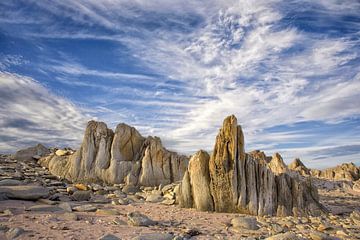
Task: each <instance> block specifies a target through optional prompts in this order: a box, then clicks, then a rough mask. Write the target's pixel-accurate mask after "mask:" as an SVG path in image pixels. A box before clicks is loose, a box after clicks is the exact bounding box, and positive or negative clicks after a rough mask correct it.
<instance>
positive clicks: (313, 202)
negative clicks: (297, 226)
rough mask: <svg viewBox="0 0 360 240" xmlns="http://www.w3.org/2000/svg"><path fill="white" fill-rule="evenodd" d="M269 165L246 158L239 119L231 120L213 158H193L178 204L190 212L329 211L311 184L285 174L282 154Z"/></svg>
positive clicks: (200, 155)
mask: <svg viewBox="0 0 360 240" xmlns="http://www.w3.org/2000/svg"><path fill="white" fill-rule="evenodd" d="M207 161H208V163H207ZM271 162H272V163H269V164H268V163H267V162H266V161H264V159H263V160H259V159H257V158H254V157H252V155H250V154H246V153H245V151H244V136H243V133H242V129H241V126H239V125H237V119H236V117H235V116H233V115H232V116H229V117H227V118H226V119H225V120H224V123H223V127H222V128H221V129H220V132H219V134H218V136H217V137H216V143H215V147H214V151H213V153H212V155H211V157H210V158H209V157H207V154H206V153H205V152H203V151H200V152H198V153H197V154H195V155H194V156H193V157H192V158H191V160H190V162H189V167H188V169H187V170H186V172H185V175H184V178H183V180H182V182H181V184H180V187H179V192H178V201H179V203H180V205H181V206H183V207H187V208H192V207H193V208H197V209H200V210H206V211H216V212H239V213H245V214H253V215H277V216H288V215H294V216H299V215H318V214H321V213H323V212H325V211H326V209H325V208H324V207H323V206H322V205H321V204H320V203H319V201H318V195H317V190H316V189H315V188H314V187H313V186H312V185H311V182H310V181H309V180H302V179H301V177H300V176H299V175H296V174H295V175H294V176H292V175H291V174H289V173H286V172H285V173H284V171H285V170H286V166H285V168H284V165H285V164H283V161H282V158H281V156H280V155H279V154H275V155H274V157H273V159H272V160H271ZM271 166H272V168H271ZM272 169H275V170H276V172H273V171H272Z"/></svg>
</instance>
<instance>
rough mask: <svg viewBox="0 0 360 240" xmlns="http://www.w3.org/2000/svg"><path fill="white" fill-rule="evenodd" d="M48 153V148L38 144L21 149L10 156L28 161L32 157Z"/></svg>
mask: <svg viewBox="0 0 360 240" xmlns="http://www.w3.org/2000/svg"><path fill="white" fill-rule="evenodd" d="M48 154H50V150H49V149H47V148H46V147H45V146H44V145H42V144H38V145H36V146H35V147H29V148H26V149H21V150H19V151H17V152H16V153H15V154H14V155H12V156H11V157H12V158H13V159H17V160H20V161H30V160H33V159H34V158H40V157H44V156H46V155H48Z"/></svg>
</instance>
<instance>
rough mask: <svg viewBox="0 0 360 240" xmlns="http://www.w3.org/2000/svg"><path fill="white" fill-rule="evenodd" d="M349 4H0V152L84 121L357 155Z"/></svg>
mask: <svg viewBox="0 0 360 240" xmlns="http://www.w3.org/2000/svg"><path fill="white" fill-rule="evenodd" d="M359 13H360V1H358V0H341V1H339V0H317V1H310V0H302V1H299V0H286V1H280V0H256V1H255V0H254V1H252V0H241V1H235V0H208V1H195V0H171V1H169V0H152V1H149V0H131V1H130V0H104V1H97V0H87V1H85V0H76V1H73V0H62V1H50V0H23V1H22V0H2V1H0V106H1V107H0V152H4V153H5V152H13V151H15V150H16V149H19V148H23V147H27V146H31V145H34V144H36V143H39V142H40V143H43V144H45V145H47V146H57V147H65V146H70V147H73V148H78V147H79V144H80V143H81V140H82V136H83V132H84V129H85V126H86V123H87V121H89V120H91V119H95V120H98V121H103V122H105V123H107V125H108V127H110V128H112V129H114V128H115V126H116V125H117V124H118V123H121V122H125V123H127V124H129V125H131V126H135V127H136V128H137V129H138V130H139V131H140V133H141V134H142V135H143V136H147V135H156V136H159V137H161V139H162V142H163V144H164V145H165V147H167V148H168V149H171V150H175V151H177V152H179V153H184V154H189V155H190V154H193V153H194V152H196V151H197V150H199V149H205V150H207V151H212V148H213V146H214V142H215V137H216V135H217V133H218V130H219V128H220V127H221V125H222V121H223V119H224V118H225V117H226V116H228V115H230V114H234V115H235V116H236V117H237V119H238V123H239V124H240V125H241V126H242V128H243V131H244V135H245V143H246V146H245V148H246V151H251V150H255V149H260V150H263V151H265V152H266V154H267V155H272V154H273V153H275V152H279V153H280V154H281V155H282V156H283V158H284V160H285V161H286V162H287V163H289V162H291V161H292V160H293V159H294V158H296V157H298V158H300V159H301V160H302V161H303V162H304V163H305V164H306V165H307V166H309V167H316V168H325V167H329V166H335V165H337V164H340V163H342V162H350V161H352V162H354V163H356V164H360V14H359Z"/></svg>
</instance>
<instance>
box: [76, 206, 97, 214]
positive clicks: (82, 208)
mask: <svg viewBox="0 0 360 240" xmlns="http://www.w3.org/2000/svg"><path fill="white" fill-rule="evenodd" d="M73 210H74V211H77V212H95V211H96V210H97V207H96V206H94V205H91V204H84V205H80V206H76V207H73Z"/></svg>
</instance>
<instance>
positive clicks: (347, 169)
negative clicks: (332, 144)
mask: <svg viewBox="0 0 360 240" xmlns="http://www.w3.org/2000/svg"><path fill="white" fill-rule="evenodd" d="M311 175H312V176H313V177H318V178H326V179H330V180H348V181H356V180H358V179H360V168H359V167H357V166H356V165H355V164H354V163H343V164H341V165H339V166H336V167H333V168H327V169H325V170H311Z"/></svg>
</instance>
